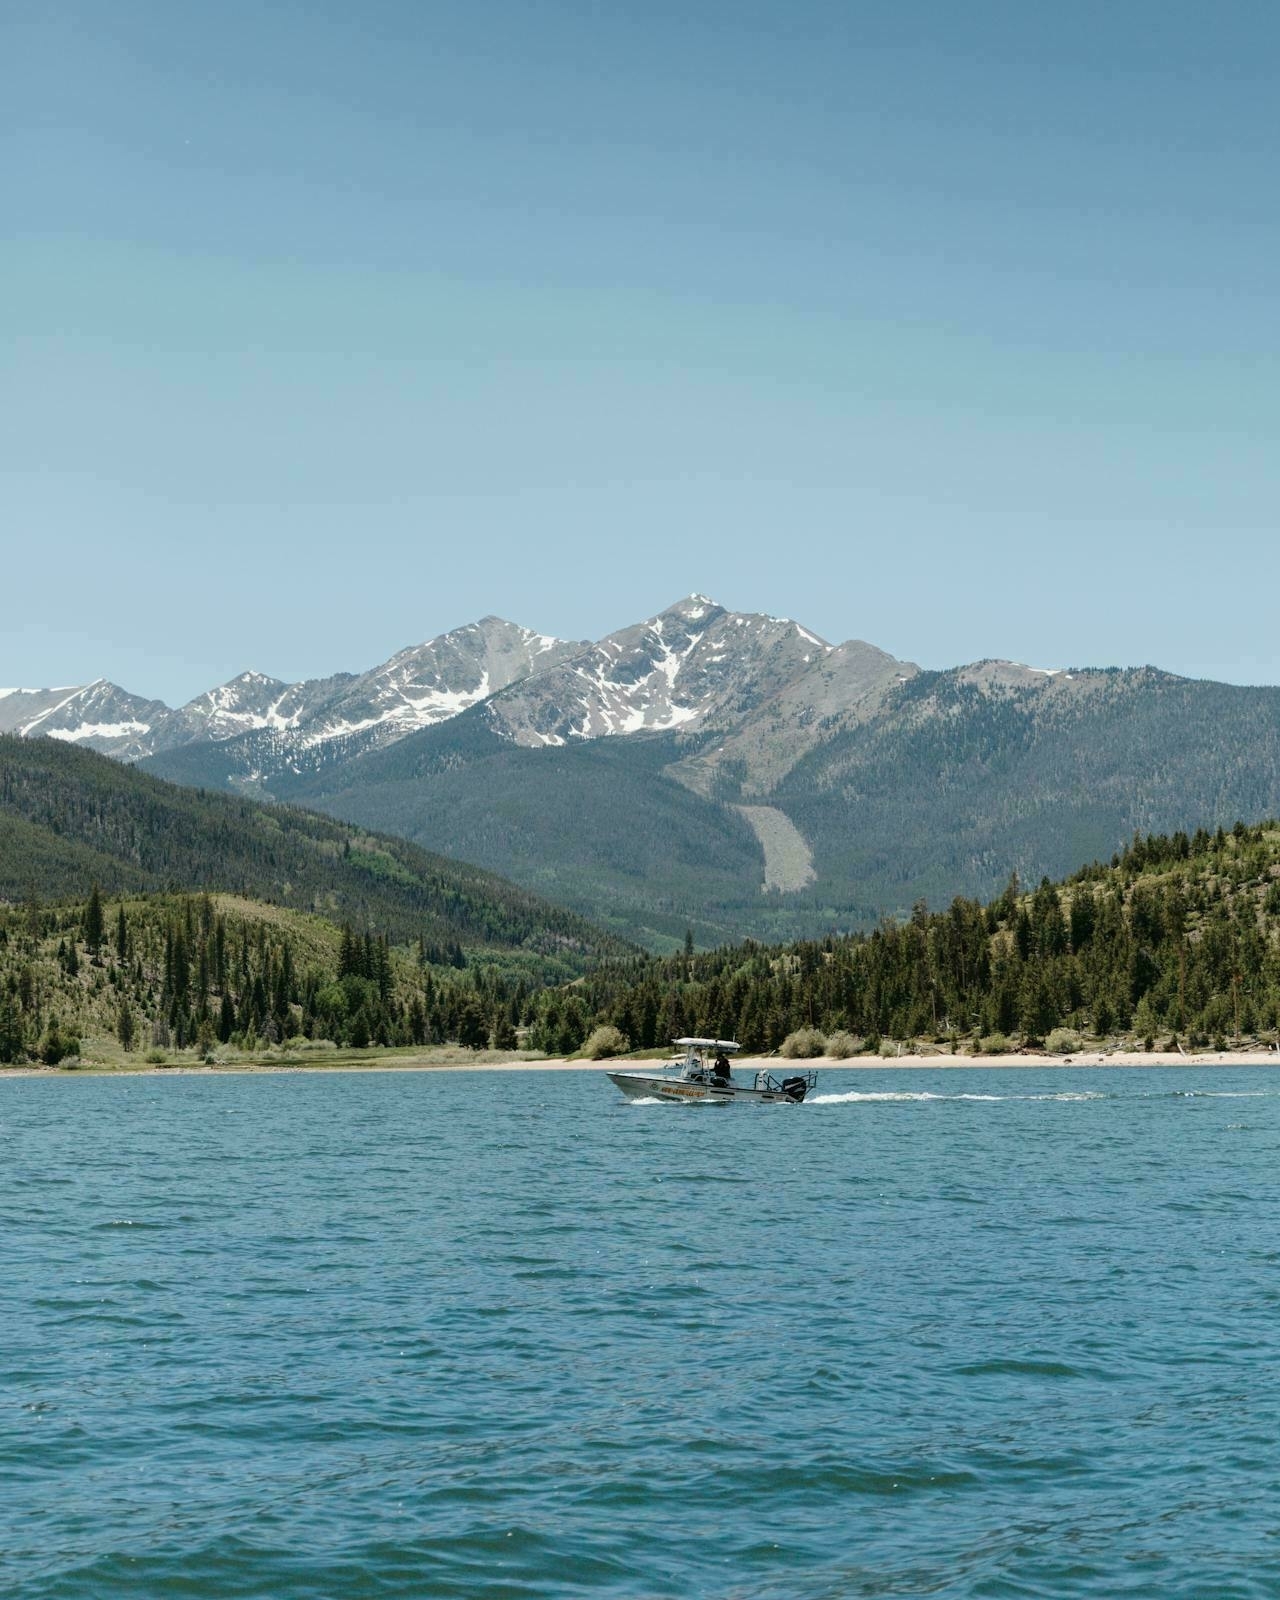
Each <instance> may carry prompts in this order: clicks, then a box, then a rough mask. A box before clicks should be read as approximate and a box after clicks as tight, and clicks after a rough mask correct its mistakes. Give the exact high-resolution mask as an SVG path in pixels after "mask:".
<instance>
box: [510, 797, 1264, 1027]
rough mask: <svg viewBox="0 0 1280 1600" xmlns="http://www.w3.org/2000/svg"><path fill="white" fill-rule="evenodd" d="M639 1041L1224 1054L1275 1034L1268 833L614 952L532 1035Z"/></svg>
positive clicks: (1140, 843)
mask: <svg viewBox="0 0 1280 1600" xmlns="http://www.w3.org/2000/svg"><path fill="white" fill-rule="evenodd" d="M601 1026H604V1027H608V1028H613V1029H616V1030H617V1032H618V1034H620V1035H621V1036H622V1038H623V1039H625V1041H626V1043H627V1044H628V1045H630V1046H631V1047H632V1048H637V1047H639V1048H645V1047H651V1046H660V1045H663V1044H666V1043H667V1042H669V1041H670V1040H671V1039H674V1038H677V1037H679V1036H681V1035H683V1034H695V1035H701V1036H708V1037H720V1038H736V1039H738V1040H739V1041H740V1042H741V1043H742V1045H743V1046H744V1047H745V1048H746V1049H747V1050H749V1051H751V1052H770V1051H774V1050H779V1049H783V1050H786V1049H787V1046H788V1041H791V1049H792V1050H794V1051H797V1052H798V1053H804V1054H809V1053H814V1054H816V1053H820V1052H821V1050H822V1048H823V1047H824V1045H826V1044H827V1043H828V1042H829V1041H832V1040H838V1045H837V1047H836V1050H835V1052H834V1053H837V1054H853V1053H855V1052H857V1051H865V1050H870V1051H876V1050H879V1049H880V1048H882V1046H883V1045H884V1043H885V1042H886V1041H890V1040H894V1041H908V1040H913V1041H919V1042H923V1041H932V1042H935V1043H938V1044H942V1045H946V1046H950V1047H951V1048H952V1049H975V1050H977V1049H979V1048H981V1049H983V1050H984V1051H987V1052H990V1051H997V1052H998V1051H1001V1050H1005V1049H1009V1048H1013V1047H1022V1048H1028V1049H1031V1048H1037V1047H1040V1046H1043V1045H1045V1044H1049V1045H1050V1046H1051V1048H1054V1049H1057V1050H1061V1049H1072V1048H1078V1047H1079V1046H1080V1045H1081V1044H1082V1043H1083V1042H1084V1041H1085V1040H1094V1041H1110V1042H1113V1043H1117V1044H1118V1043H1121V1042H1124V1043H1131V1044H1136V1045H1137V1046H1138V1047H1139V1048H1141V1047H1143V1046H1145V1047H1147V1048H1149V1049H1150V1048H1156V1047H1157V1046H1159V1047H1161V1048H1165V1049H1169V1048H1179V1047H1182V1046H1185V1047H1188V1048H1203V1047H1206V1046H1213V1047H1214V1048H1217V1049H1225V1048H1227V1047H1228V1046H1229V1045H1230V1046H1234V1045H1241V1044H1246V1043H1259V1042H1267V1043H1274V1042H1276V1040H1277V1030H1278V1029H1280V825H1278V824H1276V823H1265V824H1263V825H1261V826H1257V827H1246V826H1245V825H1244V824H1243V823H1237V824H1236V826H1235V827H1234V828H1233V829H1232V830H1231V831H1229V832H1227V831H1224V830H1221V829H1219V830H1218V831H1217V832H1215V833H1209V832H1207V831H1200V832H1197V833H1195V834H1194V835H1188V834H1186V833H1183V832H1179V833H1174V834H1172V835H1159V836H1150V837H1141V836H1135V837H1134V839H1133V841H1132V843H1131V844H1129V845H1128V846H1127V847H1126V848H1125V849H1124V850H1123V851H1121V852H1119V853H1118V854H1117V855H1116V856H1114V857H1113V859H1112V861H1111V862H1110V864H1108V865H1094V866H1091V867H1088V868H1086V869H1084V870H1083V871H1081V872H1078V873H1077V874H1075V876H1073V877H1072V878H1070V879H1068V880H1066V881H1065V882H1062V883H1058V884H1054V883H1051V882H1049V880H1048V879H1044V880H1043V881H1042V882H1041V883H1040V884H1039V885H1038V886H1037V887H1036V888H1034V889H1033V890H1031V891H1030V892H1025V891H1024V890H1023V888H1022V886H1021V885H1020V884H1019V883H1018V881H1017V878H1016V877H1013V878H1011V879H1010V881H1009V883H1008V884H1007V886H1006V888H1005V889H1004V891H1003V892H1002V893H1001V894H1000V895H998V896H997V897H996V898H995V899H993V900H991V901H990V902H989V903H987V904H982V903H981V902H979V901H977V900H967V899H963V898H960V899H956V900H954V901H953V902H952V904H951V905H950V907H949V908H948V909H946V910H944V911H938V912H930V911H929V910H928V909H927V907H926V906H925V904H924V903H923V902H921V903H920V904H918V905H917V906H916V907H915V909H914V911H913V912H912V914H911V916H910V917H909V918H908V919H905V920H903V921H902V922H892V921H886V922H884V923H883V924H882V925H881V926H880V927H878V928H876V929H875V930H874V931H873V932H871V933H870V934H857V935H852V936H848V937H843V938H835V937H832V938H827V939H818V940H808V941H803V942H800V943H793V944H787V945H763V944H758V943H754V942H751V941H748V942H747V943H745V944H740V945H734V946H726V947H724V948H721V949H717V950H712V951H709V952H706V953H701V954H695V953H693V951H692V949H691V948H687V949H686V952H685V953H684V954H683V955H680V956H674V957H666V958H655V957H644V956H638V957H637V956H633V957H629V958H626V959H623V960H621V961H609V962H605V963H603V964H602V965H601V966H599V967H597V968H595V969H593V970H592V971H590V972H589V973H587V974H586V975H585V976H584V977H583V978H581V979H580V980H578V981H577V982H575V983H574V984H573V985H572V986H570V987H568V988H564V987H562V988H559V989H552V990H549V991H548V992H547V993H546V994H545V995H544V996H543V997H542V999H541V1002H540V1005H539V1008H538V1017H537V1020H536V1022H535V1026H534V1029H533V1032H532V1035H531V1037H532V1038H533V1039H534V1040H536V1041H537V1042H538V1043H539V1044H540V1045H542V1046H543V1047H544V1048H557V1049H559V1048H563V1046H564V1045H565V1044H566V1043H567V1042H568V1036H569V1035H570V1034H572V1033H576V1032H578V1031H579V1030H580V1029H586V1030H587V1031H590V1030H591V1029H594V1028H596V1027H601Z"/></svg>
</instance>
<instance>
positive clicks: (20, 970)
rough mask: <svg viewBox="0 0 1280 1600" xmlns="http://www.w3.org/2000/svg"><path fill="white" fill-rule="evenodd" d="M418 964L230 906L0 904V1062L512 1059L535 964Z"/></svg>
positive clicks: (188, 898)
mask: <svg viewBox="0 0 1280 1600" xmlns="http://www.w3.org/2000/svg"><path fill="white" fill-rule="evenodd" d="M428 955H429V951H428V950H427V949H426V948H425V947H421V948H416V949H415V948H414V947H407V948H396V947H394V946H392V945H391V944H390V943H389V942H388V940H387V939H386V937H385V936H379V935H374V934H372V933H365V934H357V933H355V932H354V931H353V930H351V929H349V928H343V929H339V928H337V927H335V926H334V925H333V924H332V923H330V922H328V921H326V920H325V919H324V918H323V917H318V916H314V915H311V914H308V913H306V912H301V911H293V910H289V909H286V908H284V907H282V906H273V905H266V904H263V903H262V902H260V901H253V900H245V899H241V898H239V897H236V896H231V895H212V894H199V895H176V894H157V895H146V896H139V895H127V896H123V897H121V898H120V899H118V900H115V899H111V898H105V899H104V898H103V897H102V896H100V895H98V894H97V892H96V891H93V892H91V893H90V895H89V897H88V899H87V900H86V901H85V902H83V903H79V904H77V903H73V902H72V903H67V902H64V903H62V904H60V905H53V906H41V905H39V904H37V903H35V902H28V903H27V904H26V905H23V906H12V905H10V906H4V905H0V1063H12V1062H26V1061H28V1060H33V1059H34V1060H37V1061H42V1062H44V1063H45V1064H46V1065H49V1066H55V1065H58V1064H59V1063H60V1062H63V1061H64V1060H66V1059H67V1058H69V1057H70V1058H76V1057H78V1056H80V1055H81V1054H82V1050H83V1053H85V1054H87V1055H88V1056H89V1058H90V1059H91V1060H94V1061H98V1062H102V1061H108V1062H111V1061H116V1062H121V1061H129V1060H133V1061H135V1062H136V1061H138V1060H141V1059H146V1060H148V1061H152V1062H156V1063H163V1064H166V1065H173V1064H176V1063H178V1062H181V1061H185V1062H186V1063H188V1064H190V1063H192V1062H194V1061H197V1060H208V1059H221V1060H232V1061H235V1060H237V1059H243V1057H244V1056H245V1055H246V1054H247V1055H249V1056H251V1057H257V1056H260V1055H262V1053H263V1052H266V1051H272V1052H275V1053H276V1055H277V1057H278V1058H282V1059H284V1060H292V1061H297V1060H300V1059H306V1057H305V1056H301V1055H299V1054H298V1053H297V1052H301V1051H307V1050H316V1049H326V1050H331V1048H332V1047H333V1046H338V1047H349V1048H353V1049H356V1050H360V1051H367V1050H369V1049H370V1047H374V1046H414V1047H421V1046H425V1045H434V1044H441V1043H444V1042H446V1041H450V1040H455V1041H457V1042H458V1043H459V1044H461V1045H464V1046H467V1047H470V1048H483V1047H485V1046H488V1045H490V1044H493V1045H495V1046H496V1047H497V1048H500V1049H511V1048H513V1047H514V1046H515V1045H516V1043H517V1037H518V1035H517V1028H518V1027H520V1026H521V1025H522V1024H523V1023H525V1022H526V1021H528V1020H529V1016H530V1014H531V1007H532V1004H533V1001H532V998H531V997H532V996H533V995H534V994H535V993H536V989H537V978H536V973H537V972H542V973H545V972H546V971H547V970H548V967H547V964H546V963H545V962H540V963H535V964H534V967H535V976H534V977H533V978H530V977H529V975H528V974H527V973H526V972H524V971H522V970H521V957H520V956H519V955H517V956H514V957H507V958H505V959H504V958H499V959H496V960H492V961H488V962H475V963H471V964H469V965H467V966H466V968H465V970H458V968H457V967H456V966H445V967H439V966H432V965H431V964H430V962H429V961H428V960H427V959H426V958H427V956H428ZM455 959H456V953H455Z"/></svg>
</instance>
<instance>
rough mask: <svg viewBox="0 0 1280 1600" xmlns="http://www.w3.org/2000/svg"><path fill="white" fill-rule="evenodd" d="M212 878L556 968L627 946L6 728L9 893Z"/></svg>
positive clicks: (21, 895)
mask: <svg viewBox="0 0 1280 1600" xmlns="http://www.w3.org/2000/svg"><path fill="white" fill-rule="evenodd" d="M94 882H96V883H98V884H99V885H100V887H101V889H102V891H103V892H104V893H106V894H116V893H121V892H129V891H139V890H153V891H154V890H165V889H183V890H186V889H195V888H208V889H213V890H222V891H225V892H228V893H232V894H237V895H244V896H246V897H248V898H251V899H255V900H261V901H270V902H273V903H275V904H277V905H280V906H285V907H289V908H291V909H294V910H299V911H307V912H317V913H320V914H321V915H323V916H325V917H328V918H330V919H331V920H335V921H347V922H350V923H351V924H352V925H353V926H356V927H358V928H361V929H365V928H371V929H374V930H376V931H377V932H378V933H380V934H384V935H386V936H387V937H389V938H390V939H391V940H392V942H393V943H394V942H404V941H409V940H417V939H422V940H423V941H424V942H425V943H426V944H427V945H429V946H433V947H436V946H446V945H460V946H462V947H463V948H464V949H467V950H472V951H484V950H491V951H506V952H517V951H518V952H522V953H524V954H525V955H526V956H528V957H529V959H530V961H531V962H533V963H534V964H535V965H536V966H538V967H540V969H542V970H545V972H546V973H547V974H548V975H552V976H560V977H563V976H566V975H568V974H571V973H574V972H578V971H581V970H582V968H583V966H584V965H585V964H586V963H587V962H588V961H590V960H592V959H594V958H596V957H598V956H599V955H601V954H603V953H604V952H605V951H607V950H609V949H614V950H617V949H619V948H620V947H619V946H618V945H617V944H616V942H612V941H610V940H609V938H608V937H607V936H606V935H603V934H601V933H600V932H598V931H597V930H596V929H595V928H593V927H592V926H591V925H590V924H589V923H587V922H585V921H584V920H583V919H582V918H581V917H579V916H577V915H575V914H574V913H572V912H570V911H567V910H565V909H563V908H562V907H559V906H555V905H551V904H549V903H548V902H546V901H543V900H540V899H539V898H538V897H537V896H535V895H533V894H531V893H529V892H528V891H527V890H524V889H520V888H517V887H515V886H514V885H513V884H510V883H506V882H504V881H503V880H502V879H501V878H498V877H495V876H494V875H493V874H492V873H489V872H485V871H481V870H480V869H478V868H474V867H469V866H466V865H463V864H462V863H460V862H458V861H454V860H449V859H446V858H444V857H441V856H432V855H429V854H427V853H426V852H425V851H423V850H420V849H418V848H417V847H416V846H414V845H412V844H409V843H406V842H405V841H404V840H403V839H392V838H386V837H382V836H380V835H377V834H371V833H366V832H364V831H362V830H361V829H360V828H357V827H352V826H350V825H348V824H346V823H342V822H337V821H334V820H332V819H330V818H328V817H322V816H317V815H315V814H314V813H312V812H307V811H301V810H298V809H296V808H294V807H292V806H285V805H268V804H261V803H258V802H254V801H248V800H240V799H235V798H233V797H231V796H227V795H220V794H208V793H205V792H203V791H200V790H192V789H183V788H179V787H177V786H176V785H173V784H169V783H165V782H163V781H161V780H159V779H157V778H154V777H151V776H150V775H148V774H146V773H143V772H140V771H138V770H137V768H134V767H126V766H122V765H120V764H119V763H117V762H114V761H111V760H108V759H107V758H106V757H104V756H99V755H95V754H94V753H93V752H91V751H88V750H80V749H76V748H74V747H73V746H71V745H68V744H65V743H60V742H58V741H55V740H51V739H29V740H28V739H18V738H13V737H0V900H9V901H25V900H28V899H30V898H32V897H34V898H36V899H37V900H41V901H47V900H57V899H64V898H72V897H85V896H87V894H88V892H89V888H90V885H91V884H92V883H94Z"/></svg>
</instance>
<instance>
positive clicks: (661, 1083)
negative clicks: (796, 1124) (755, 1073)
mask: <svg viewBox="0 0 1280 1600" xmlns="http://www.w3.org/2000/svg"><path fill="white" fill-rule="evenodd" d="M609 1077H610V1079H611V1080H612V1081H613V1082H614V1083H616V1084H617V1086H618V1088H619V1089H621V1090H622V1092H623V1094H625V1095H626V1097H627V1099H628V1100H668V1101H673V1102H680V1103H682V1104H684V1105H717V1106H730V1105H747V1104H750V1105H786V1106H793V1105H798V1104H799V1103H800V1102H799V1101H797V1100H793V1099H792V1098H791V1096H790V1095H786V1094H782V1093H781V1092H780V1091H778V1090H776V1089H756V1088H748V1087H747V1086H746V1085H745V1084H740V1083H727V1084H723V1083H699V1082H697V1081H696V1080H693V1079H689V1078H677V1077H674V1076H665V1075H663V1074H661V1073H647V1072H611V1073H610V1074H609Z"/></svg>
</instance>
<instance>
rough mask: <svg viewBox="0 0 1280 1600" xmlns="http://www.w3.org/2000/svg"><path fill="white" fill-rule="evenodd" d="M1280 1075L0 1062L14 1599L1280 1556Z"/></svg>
mask: <svg viewBox="0 0 1280 1600" xmlns="http://www.w3.org/2000/svg"><path fill="white" fill-rule="evenodd" d="M1278 1163H1280V1073H1276V1072H1273V1071H1268V1070H1266V1069H1223V1068H1182V1069H1176V1070H1172V1069H1171V1070H1151V1071H1146V1070H1125V1071H1121V1070H1116V1071H1079V1072H1076V1071H1074V1070H1058V1071H1052V1072H1048V1071H1039V1072H1037V1071H1023V1070H1012V1071H1011V1070H1004V1071H990V1070H988V1071H981V1070H972V1071H970V1070H958V1071H949V1072H938V1073H927V1072H909V1073H908V1072H890V1071H884V1072H866V1071H863V1072H858V1073H853V1072H835V1071H832V1072H828V1073H825V1074H824V1075H823V1078H822V1083H821V1088H820V1091H819V1098H818V1099H817V1100H816V1101H815V1102H814V1103H811V1104H808V1105H805V1106H802V1107H799V1108H791V1107H781V1108H764V1107H754V1108H747V1107H731V1108H706V1107H702V1108H698V1107H680V1106H674V1107H672V1106H654V1105H633V1104H627V1103H624V1102H623V1100H622V1098H621V1096H619V1095H618V1094H617V1092H616V1091H615V1090H614V1089H613V1087H612V1085H610V1084H609V1083H608V1082H607V1080H605V1079H604V1078H603V1077H602V1076H599V1075H594V1074H588V1073H536V1074H535V1073H524V1074H520V1073H500V1074H497V1073H483V1074H481V1073H440V1074H418V1073H391V1072H388V1073H360V1074H337V1073H334V1074H327V1075H310V1074H298V1075H296V1076H261V1077H232V1076H226V1077H209V1078H205V1077H175V1078H164V1077H156V1076H151V1077H129V1078H122V1079H114V1080H108V1079H101V1078H96V1079H95V1078H86V1079H75V1078H67V1077H59V1078H56V1079H47V1080H46V1079H10V1080H6V1081H2V1082H0V1164H2V1175H3V1182H2V1183H0V1594H3V1595H5V1596H11V1595H12V1596H22V1597H23V1600H36V1597H45V1596H49V1597H86V1600H88V1597H92V1600H103V1597H111V1596H116V1595H129V1596H143V1597H150V1596H183V1597H198V1596H228V1597H229V1596H272V1597H299V1600H301V1597H326V1600H327V1597H335V1596H362V1597H363V1596H371V1597H372V1596H394V1597H415V1600H416V1597H420V1596H455V1595H456V1596H465V1597H467V1600H498V1597H502V1600H508V1597H512V1600H514V1597H522V1596H553V1597H562V1596H576V1595H600V1596H616V1597H626V1600H652V1597H659V1596H673V1597H674V1596H711V1597H726V1600H727V1597H734V1600H840V1597H845V1596H925V1595H928V1596H947V1597H950V1596H966V1597H967V1596H999V1597H1006V1596H1055V1597H1058V1596H1076V1595H1087V1596H1105V1597H1107V1600H1115V1597H1121V1596H1151V1597H1158V1600H1176V1597H1180V1596H1187V1597H1196V1600H1205V1597H1213V1600H1226V1597H1231V1596H1257V1595H1268V1596H1274V1595H1280V1189H1278V1185H1277V1173H1278Z"/></svg>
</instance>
